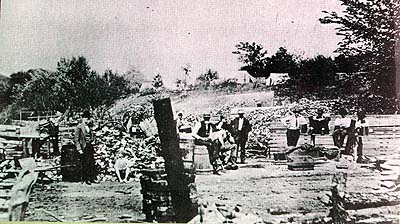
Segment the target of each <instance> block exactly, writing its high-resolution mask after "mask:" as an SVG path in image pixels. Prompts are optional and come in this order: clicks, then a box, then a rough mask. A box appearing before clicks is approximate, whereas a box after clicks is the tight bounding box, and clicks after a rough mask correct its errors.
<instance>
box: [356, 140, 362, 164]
mask: <svg viewBox="0 0 400 224" xmlns="http://www.w3.org/2000/svg"><path fill="white" fill-rule="evenodd" d="M362 155H363V138H362V137H357V157H358V158H360V159H361V157H362Z"/></svg>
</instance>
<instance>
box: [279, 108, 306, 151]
mask: <svg viewBox="0 0 400 224" xmlns="http://www.w3.org/2000/svg"><path fill="white" fill-rule="evenodd" d="M293 113H294V114H293V115H290V116H287V117H285V118H283V119H282V123H283V125H284V126H285V127H286V129H287V131H286V139H287V145H288V146H289V147H296V146H297V142H298V141H299V138H300V129H301V128H302V126H303V125H307V120H306V119H305V118H304V117H303V116H301V115H300V108H297V107H296V108H294V109H293Z"/></svg>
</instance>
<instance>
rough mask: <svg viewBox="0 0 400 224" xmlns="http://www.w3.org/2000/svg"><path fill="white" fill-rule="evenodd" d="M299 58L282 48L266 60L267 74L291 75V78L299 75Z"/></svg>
mask: <svg viewBox="0 0 400 224" xmlns="http://www.w3.org/2000/svg"><path fill="white" fill-rule="evenodd" d="M299 59H300V57H299V56H295V55H293V54H291V53H289V52H288V50H287V49H286V48H284V47H280V48H279V49H278V51H277V52H276V53H275V55H272V56H271V57H267V58H265V59H264V60H265V62H264V64H265V66H264V68H265V72H266V73H272V72H274V73H289V75H290V76H294V75H298V73H299V62H298V61H299Z"/></svg>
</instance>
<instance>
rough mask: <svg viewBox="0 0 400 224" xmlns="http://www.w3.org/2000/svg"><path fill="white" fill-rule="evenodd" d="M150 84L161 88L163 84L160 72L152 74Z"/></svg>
mask: <svg viewBox="0 0 400 224" xmlns="http://www.w3.org/2000/svg"><path fill="white" fill-rule="evenodd" d="M152 85H153V87H154V88H161V87H163V86H164V83H163V80H162V78H161V75H160V73H158V74H157V75H156V76H154V78H153V83H152Z"/></svg>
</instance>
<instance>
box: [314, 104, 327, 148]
mask: <svg viewBox="0 0 400 224" xmlns="http://www.w3.org/2000/svg"><path fill="white" fill-rule="evenodd" d="M330 120H331V119H330V118H329V117H325V116H324V110H323V109H322V108H318V110H317V116H314V117H310V131H309V134H310V135H311V145H314V146H315V135H317V134H319V135H325V134H329V127H328V123H329V121H330Z"/></svg>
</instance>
